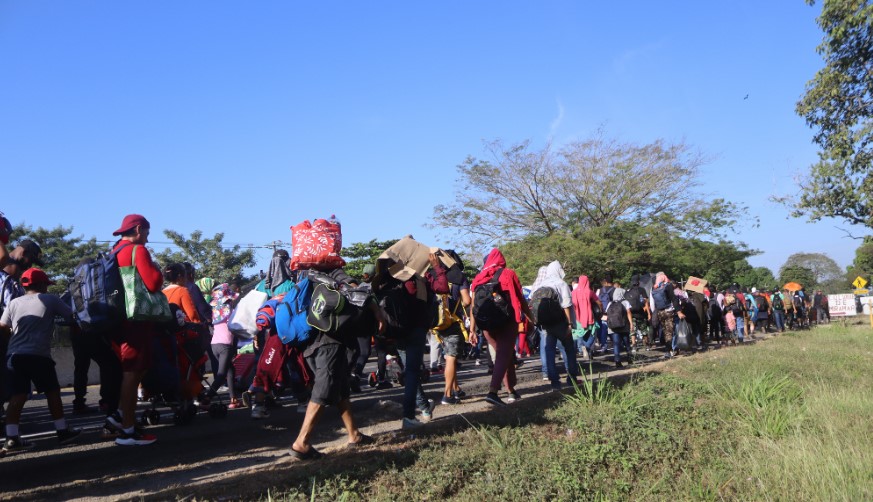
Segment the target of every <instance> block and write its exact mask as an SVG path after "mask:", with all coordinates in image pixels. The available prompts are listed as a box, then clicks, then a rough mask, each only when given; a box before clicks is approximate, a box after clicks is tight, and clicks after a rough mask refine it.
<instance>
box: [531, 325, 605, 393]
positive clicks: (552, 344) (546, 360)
mask: <svg viewBox="0 0 873 502" xmlns="http://www.w3.org/2000/svg"><path fill="white" fill-rule="evenodd" d="M537 331H539V333H540V360H541V361H542V363H543V369H544V372H545V375H546V376H547V377H549V381H550V382H552V385H553V386H558V385H560V384H561V377H560V376H558V367H557V365H556V364H555V353H556V350H555V349H556V348H557V349H560V351H561V357H563V358H564V366H565V367H566V368H567V374H568V375H570V376H571V377H578V376H579V364H578V363H577V362H576V353H575V351H574V349H575V346H574V344H573V340H572V339H570V338H564V339H562V338H558V337H556V336H554V335H549V334H547V333H546V330H544V329H540V328H537ZM591 340H592V341H593V340H594V337H593V336H592V337H591Z"/></svg>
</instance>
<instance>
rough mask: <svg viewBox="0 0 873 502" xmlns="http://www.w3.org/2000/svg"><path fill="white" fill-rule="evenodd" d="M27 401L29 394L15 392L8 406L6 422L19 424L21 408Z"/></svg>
mask: <svg viewBox="0 0 873 502" xmlns="http://www.w3.org/2000/svg"><path fill="white" fill-rule="evenodd" d="M26 402H27V394H15V395H14V396H11V397H10V398H9V402H8V403H7V406H6V424H7V425H18V423H19V421H20V420H21V410H22V409H24V403H26Z"/></svg>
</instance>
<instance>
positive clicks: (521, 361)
mask: <svg viewBox="0 0 873 502" xmlns="http://www.w3.org/2000/svg"><path fill="white" fill-rule="evenodd" d="M522 366H524V361H523V360H521V359H519V360H517V361H516V362H515V369H518V368H521V367H522Z"/></svg>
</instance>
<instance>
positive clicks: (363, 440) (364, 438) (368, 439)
mask: <svg viewBox="0 0 873 502" xmlns="http://www.w3.org/2000/svg"><path fill="white" fill-rule="evenodd" d="M375 442H376V440H375V439H373V437H372V436H368V435H366V434H364V433H363V432H359V433H358V440H357V441H355V442H354V443H353V442H351V441H349V442H348V444H347V445H346V448H360V447H361V446H365V445H368V444H373V443H375Z"/></svg>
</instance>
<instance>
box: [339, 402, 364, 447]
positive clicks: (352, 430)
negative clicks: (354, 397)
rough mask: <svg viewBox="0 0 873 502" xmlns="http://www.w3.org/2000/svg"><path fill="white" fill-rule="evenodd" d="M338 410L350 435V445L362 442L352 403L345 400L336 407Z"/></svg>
mask: <svg viewBox="0 0 873 502" xmlns="http://www.w3.org/2000/svg"><path fill="white" fill-rule="evenodd" d="M336 408H337V409H338V410H339V413H340V418H341V419H342V421H343V425H345V426H346V431H347V432H348V433H349V443H357V442H358V441H360V440H361V431H359V430H358V427H357V426H356V425H355V419H354V417H352V402H351V401H350V400H348V399H343V400H342V401H340V402H339V403H338V404H337V405H336Z"/></svg>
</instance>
